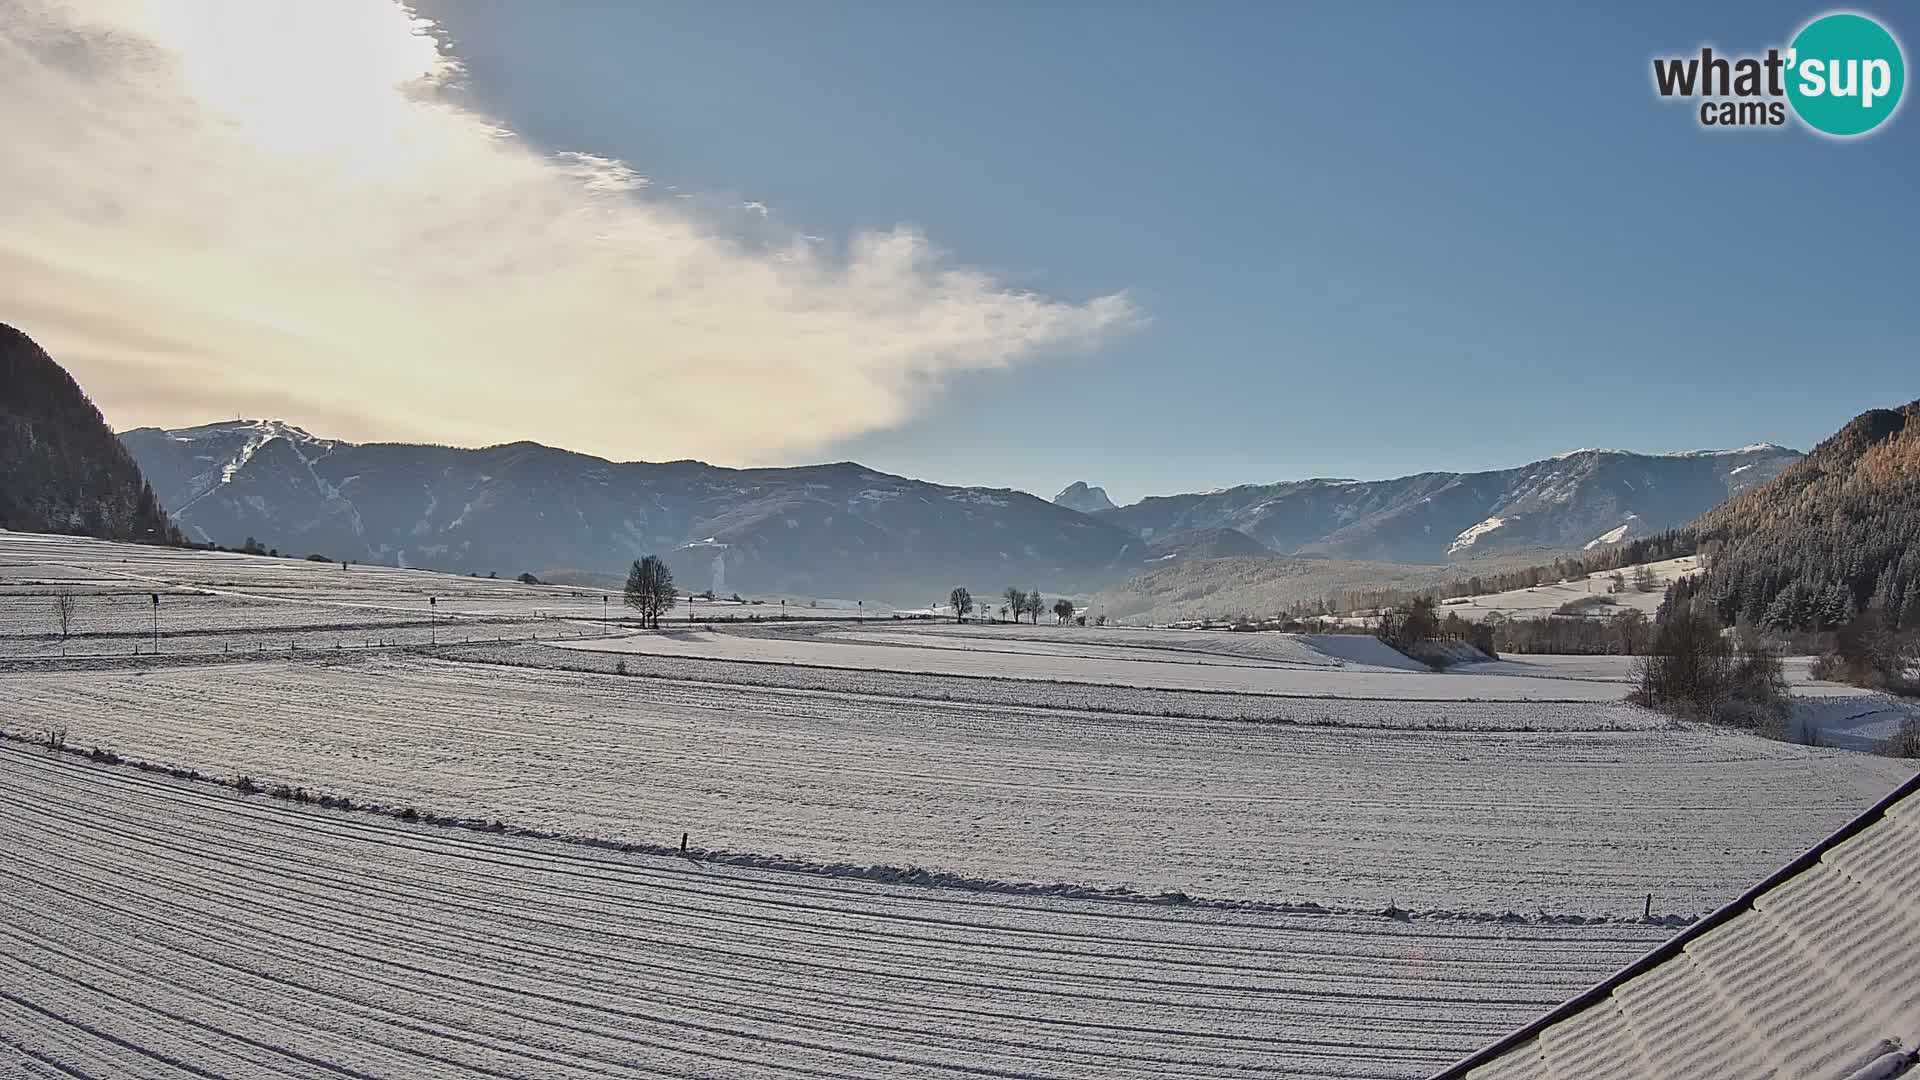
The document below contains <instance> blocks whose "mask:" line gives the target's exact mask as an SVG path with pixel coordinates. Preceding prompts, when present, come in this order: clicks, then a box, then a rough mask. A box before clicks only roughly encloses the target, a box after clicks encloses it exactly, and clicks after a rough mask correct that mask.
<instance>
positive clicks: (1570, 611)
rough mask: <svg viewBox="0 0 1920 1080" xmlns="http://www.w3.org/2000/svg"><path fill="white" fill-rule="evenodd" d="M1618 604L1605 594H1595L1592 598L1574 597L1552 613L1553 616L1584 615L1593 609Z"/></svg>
mask: <svg viewBox="0 0 1920 1080" xmlns="http://www.w3.org/2000/svg"><path fill="white" fill-rule="evenodd" d="M1618 603H1619V601H1618V600H1615V599H1614V598H1613V597H1611V596H1608V595H1606V594H1605V593H1596V594H1595V595H1593V596H1576V597H1574V598H1573V599H1572V600H1569V601H1567V602H1566V603H1564V604H1561V605H1560V606H1559V607H1557V608H1554V609H1553V613H1554V614H1555V615H1585V614H1586V613H1588V612H1590V611H1592V610H1594V609H1595V608H1603V607H1613V606H1614V605H1616V604H1618Z"/></svg>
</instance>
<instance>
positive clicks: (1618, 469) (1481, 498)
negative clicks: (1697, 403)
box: [1095, 444, 1800, 563]
mask: <svg viewBox="0 0 1920 1080" xmlns="http://www.w3.org/2000/svg"><path fill="white" fill-rule="evenodd" d="M1799 459H1800V454H1799V452H1798V451H1795V450H1789V449H1787V448H1786V447H1782V446H1774V445H1772V444H1759V445H1754V446H1744V447H1741V448H1739V449H1737V450H1704V451H1695V452H1692V453H1685V454H1635V453H1629V452H1627V451H1624V450H1575V451H1572V452H1570V453H1566V454H1561V455H1558V456H1556V457H1551V458H1548V459H1546V460H1544V461H1536V462H1533V463H1532V464H1530V465H1522V466H1520V467H1518V468H1514V469H1501V470H1497V471H1493V472H1478V473H1451V472H1441V473H1420V474H1418V475H1415V476H1406V477H1401V478H1398V479H1394V480H1372V481H1355V480H1300V481H1293V482H1288V483H1280V484H1250V485H1243V486H1241V487H1235V488H1228V489H1226V490H1223V491H1214V492H1207V493H1205V494H1193V495H1171V496H1164V497H1157V498H1150V499H1144V500H1142V501H1140V502H1137V503H1134V504H1132V505H1130V506H1124V507H1120V508H1118V509H1116V510H1111V511H1103V512H1099V513H1097V514H1096V515H1095V516H1097V517H1099V518H1101V519H1102V520H1106V521H1111V522H1114V523H1115V524H1118V525H1120V526H1122V527H1124V528H1126V529H1127V530H1128V531H1129V532H1132V533H1134V534H1135V535H1137V536H1139V537H1141V538H1142V539H1144V540H1147V541H1149V542H1152V541H1154V540H1155V539H1156V538H1158V537H1161V536H1164V535H1167V534H1169V533H1184V532H1189V531H1191V530H1195V529H1210V528H1231V529H1237V530H1239V531H1240V532H1242V533H1245V534H1246V535H1247V536H1250V537H1252V538H1253V539H1254V540H1255V541H1257V542H1258V543H1260V544H1261V545H1263V546H1265V547H1266V548H1268V549H1270V550H1272V551H1274V552H1276V553H1280V554H1287V555H1320V556H1327V557H1332V558H1342V559H1376V560H1382V561H1388V562H1403V563H1441V562H1447V561H1450V560H1457V559H1464V558H1471V557H1474V556H1478V555H1484V554H1487V553H1490V552H1500V551H1516V550H1525V549H1552V550H1575V549H1581V548H1589V547H1598V546H1601V545H1604V544H1610V543H1618V542H1620V541H1622V540H1628V539H1632V538H1634V537H1638V536H1645V535H1648V534H1651V533H1657V532H1660V531H1663V530H1665V529H1669V528H1675V527H1678V526H1680V525H1684V524H1686V523H1687V522H1688V521H1690V520H1692V519H1693V518H1694V517H1695V516H1697V515H1699V514H1700V513H1702V512H1704V511H1706V510H1707V509H1708V508H1710V507H1712V506H1714V505H1716V504H1718V503H1720V502H1721V501H1722V500H1724V499H1727V498H1729V497H1730V496H1733V495H1737V494H1739V493H1740V492H1742V491H1745V490H1746V489H1748V488H1750V487H1753V486H1755V485H1757V484H1760V483H1764V482H1765V481H1767V480H1770V479H1772V478H1773V477H1774V476H1777V475H1779V473H1780V472H1781V470H1783V469H1785V468H1786V467H1787V466H1789V465H1791V464H1793V463H1794V462H1795V461H1798V460H1799Z"/></svg>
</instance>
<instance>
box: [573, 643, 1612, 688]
mask: <svg viewBox="0 0 1920 1080" xmlns="http://www.w3.org/2000/svg"><path fill="white" fill-rule="evenodd" d="M669 629H670V630H671V629H672V628H669ZM1050 629H1053V630H1054V631H1055V635H1054V636H1055V640H1054V641H1052V642H1035V643H1027V644H1022V645H1021V646H1020V647H1019V648H1018V649H1009V648H1006V647H999V648H995V647H992V646H991V645H990V644H982V643H980V642H978V641H977V640H976V639H973V638H969V637H963V636H958V635H951V634H940V633H934V632H930V631H931V628H927V629H926V630H918V631H916V632H914V633H913V634H912V635H911V636H909V635H907V634H904V633H895V632H892V631H887V632H880V633H871V634H869V633H862V632H860V631H859V630H857V629H845V630H841V631H838V632H836V633H834V634H833V635H831V636H823V635H818V634H807V635H802V634H795V633H777V632H775V631H774V630H773V629H762V630H761V631H760V632H759V633H757V634H751V635H750V634H743V633H735V632H732V631H729V630H714V631H708V630H704V629H687V630H674V631H672V632H669V633H663V634H646V635H636V636H628V637H622V638H613V639H597V640H591V639H590V640H576V641H564V642H561V643H560V645H561V646H562V647H564V648H569V649H577V650H582V651H588V652H628V653H641V654H646V655H651V656H669V657H681V658H689V659H704V660H724V661H730V662H734V663H749V664H797V665H805V666H811V667H825V668H847V669H850V670H855V671H897V672H906V673H921V674H930V675H958V676H969V677H974V678H999V679H1030V680H1051V681H1058V682H1068V683H1085V684H1089V685H1102V686H1147V687H1160V688H1167V689H1182V690H1198V691H1210V692H1218V693H1231V694H1264V695H1276V696H1288V697H1322V698H1338V699H1385V700H1406V701H1426V700H1448V701H1470V700H1473V701H1540V702H1548V701H1590V702H1609V701H1616V700H1618V699H1619V698H1620V697H1621V695H1622V691H1621V690H1620V688H1619V687H1618V686H1616V685H1614V684H1612V683H1611V682H1589V681H1585V680H1580V679H1567V678H1555V679H1552V680H1550V681H1549V680H1543V679H1532V678H1526V677H1524V676H1518V675H1512V674H1468V673H1464V672H1454V673H1451V674H1437V673H1434V672H1430V671H1426V670H1424V669H1415V668H1414V666H1413V665H1412V664H1410V663H1409V662H1408V661H1407V660H1406V658H1405V657H1403V656H1401V655H1400V654H1398V653H1395V652H1393V651H1392V650H1391V649H1388V648H1387V647H1386V646H1384V645H1381V644H1380V643H1379V642H1377V641H1375V640H1374V639H1372V638H1370V637H1366V636H1361V635H1328V636H1327V648H1328V649H1333V650H1341V651H1345V652H1347V653H1349V654H1351V655H1358V656H1361V657H1363V658H1365V659H1363V660H1356V659H1342V658H1341V657H1339V656H1336V655H1335V654H1334V653H1331V652H1322V651H1320V650H1318V649H1315V648H1312V647H1311V646H1307V645H1302V644H1301V642H1300V639H1298V638H1290V637H1288V636H1286V635H1278V634H1274V635H1263V636H1266V637H1268V638H1270V639H1272V640H1274V641H1275V642H1276V643H1281V644H1284V645H1285V647H1286V648H1287V649H1288V650H1289V651H1294V652H1300V653H1303V654H1304V653H1313V654H1314V655H1315V656H1317V658H1318V660H1317V662H1312V661H1307V660H1304V659H1302V660H1281V659H1262V658H1257V657H1247V656H1235V655H1214V656H1206V655H1195V654H1191V653H1189V654H1185V655H1172V654H1170V653H1168V652H1167V651H1166V650H1164V649H1159V648H1154V647H1151V645H1152V642H1153V640H1154V636H1155V635H1161V634H1174V633H1180V632H1179V631H1130V630H1115V631H1112V632H1113V633H1115V634H1132V635H1138V636H1139V638H1140V645H1141V646H1148V647H1144V648H1141V647H1133V648H1129V647H1124V646H1123V647H1113V646H1108V647H1101V646H1098V645H1094V644H1092V643H1090V642H1088V643H1082V639H1081V637H1080V635H1081V634H1082V631H1081V630H1080V629H1079V628H1077V627H1073V628H1070V627H1058V628H1050ZM1215 636H1216V637H1219V638H1223V639H1224V638H1225V637H1226V635H1215ZM1235 636H1236V637H1245V636H1246V635H1235ZM1367 660H1374V661H1377V662H1366V661H1367Z"/></svg>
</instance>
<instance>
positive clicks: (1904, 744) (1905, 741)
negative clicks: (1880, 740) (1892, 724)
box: [1880, 716, 1920, 758]
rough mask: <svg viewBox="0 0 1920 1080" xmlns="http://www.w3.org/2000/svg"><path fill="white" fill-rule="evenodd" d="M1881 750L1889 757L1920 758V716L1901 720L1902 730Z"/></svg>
mask: <svg viewBox="0 0 1920 1080" xmlns="http://www.w3.org/2000/svg"><path fill="white" fill-rule="evenodd" d="M1880 752H1881V753H1883V754H1885V755H1887V756H1888V757H1898V758H1920V716H1909V717H1907V718H1905V719H1903V720H1901V721H1900V730H1899V731H1897V732H1895V733H1894V736H1893V738H1891V739H1888V740H1887V741H1886V743H1885V744H1884V745H1883V746H1881V747H1880Z"/></svg>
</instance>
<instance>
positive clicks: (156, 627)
mask: <svg viewBox="0 0 1920 1080" xmlns="http://www.w3.org/2000/svg"><path fill="white" fill-rule="evenodd" d="M147 598H148V599H149V600H152V601H153V651H154V652H156V653H157V652H159V651H160V594H159V593H157V592H156V593H148V594H147Z"/></svg>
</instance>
